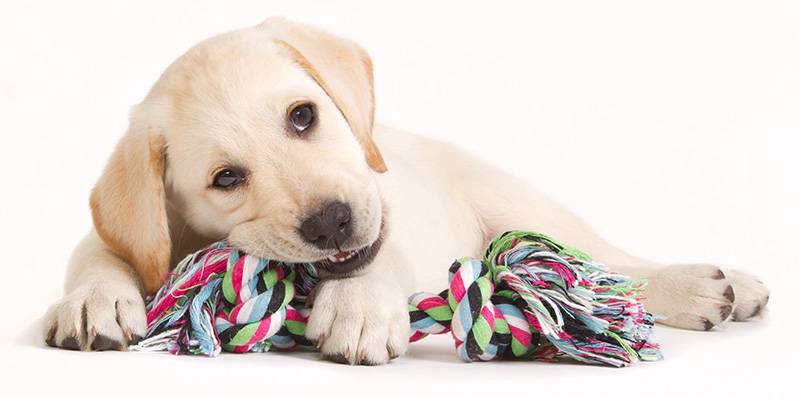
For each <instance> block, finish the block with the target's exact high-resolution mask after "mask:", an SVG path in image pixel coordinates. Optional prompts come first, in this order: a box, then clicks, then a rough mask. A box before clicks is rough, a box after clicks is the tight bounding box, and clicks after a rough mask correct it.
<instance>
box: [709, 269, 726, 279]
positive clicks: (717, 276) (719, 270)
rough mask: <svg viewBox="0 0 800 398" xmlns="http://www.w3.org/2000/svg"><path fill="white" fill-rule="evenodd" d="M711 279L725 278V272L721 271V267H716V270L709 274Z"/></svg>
mask: <svg viewBox="0 0 800 398" xmlns="http://www.w3.org/2000/svg"><path fill="white" fill-rule="evenodd" d="M711 279H725V273H724V272H722V270H721V269H718V270H717V272H716V273H715V274H714V275H712V276H711Z"/></svg>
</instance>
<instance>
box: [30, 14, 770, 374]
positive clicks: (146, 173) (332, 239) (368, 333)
mask: <svg viewBox="0 0 800 398" xmlns="http://www.w3.org/2000/svg"><path fill="white" fill-rule="evenodd" d="M373 114H374V98H373V91H372V66H371V62H370V58H369V56H368V55H367V53H366V52H365V51H364V50H363V49H361V48H360V47H358V46H357V45H356V44H354V43H353V42H351V41H348V40H345V39H341V38H338V37H335V36H332V35H330V34H328V33H326V32H323V31H320V30H318V29H316V28H313V27H311V26H306V25H302V24H299V23H294V22H291V21H287V20H285V19H281V18H271V19H268V20H267V21H265V22H263V23H262V24H260V25H258V26H256V27H252V28H248V29H244V30H239V31H235V32H231V33H226V34H223V35H220V36H217V37H214V38H211V39H209V40H206V41H204V42H202V43H200V44H199V45H197V46H195V47H194V48H192V49H191V50H189V51H188V52H187V53H186V54H184V55H183V56H182V57H180V58H179V59H178V60H177V61H175V63H173V64H172V65H171V66H170V67H169V68H167V70H166V71H165V72H164V74H163V75H162V76H161V78H160V79H159V80H158V82H156V84H155V86H153V88H152V90H151V91H150V93H149V94H148V96H147V97H146V98H145V99H144V101H143V102H142V103H141V104H139V105H137V106H136V107H135V108H134V109H133V111H132V113H131V120H130V128H129V130H128V132H127V133H126V134H125V136H124V137H123V138H122V139H121V140H120V142H119V145H118V146H117V148H116V150H115V151H114V153H113V155H112V156H111V159H110V160H109V163H108V165H107V167H106V169H105V172H104V173H103V175H102V177H101V178H100V180H99V181H98V183H97V185H96V186H95V188H94V190H93V191H92V194H91V209H92V216H93V219H94V228H93V229H92V230H91V231H90V232H89V234H88V236H86V238H85V239H84V240H83V241H82V242H81V243H80V244H79V245H78V247H77V248H76V249H75V252H74V255H73V257H72V259H71V261H70V266H69V272H68V276H67V280H66V295H65V296H64V297H63V298H62V299H61V300H60V301H59V302H57V303H56V304H55V305H53V307H52V308H51V309H50V311H49V312H48V314H47V315H46V318H45V325H44V326H45V328H44V333H45V339H46V341H47V343H48V344H50V345H52V346H57V347H62V348H67V349H74V350H78V349H80V350H106V349H121V348H123V347H125V346H126V345H128V344H130V343H133V342H135V341H137V340H138V339H139V338H141V336H142V335H144V333H145V331H146V322H145V310H144V302H143V299H142V297H143V295H146V294H150V293H153V292H154V291H155V290H156V289H158V287H159V285H160V283H161V281H162V278H163V277H164V275H165V274H166V273H167V272H168V271H169V269H170V265H174V264H175V263H176V261H177V260H179V259H181V258H182V257H183V256H185V255H186V254H188V253H190V252H193V251H195V250H197V249H199V248H200V247H202V246H204V245H206V244H208V243H210V242H212V241H215V240H219V239H227V240H228V241H229V242H230V243H231V244H232V245H234V246H236V247H239V248H241V249H243V250H245V251H247V252H250V253H253V254H256V255H259V256H263V257H267V258H271V259H277V260H284V261H292V262H300V261H303V262H315V263H316V264H317V266H318V268H319V269H320V272H322V273H323V274H325V275H326V276H328V277H330V279H329V280H328V281H327V282H326V283H324V284H322V285H321V287H320V288H319V290H318V292H317V294H316V299H315V302H314V306H313V310H312V313H311V316H310V320H309V324H308V328H307V332H306V333H307V337H308V338H310V339H311V340H315V341H317V342H318V344H319V345H320V347H321V351H322V354H323V355H324V356H326V357H328V358H331V359H334V360H338V361H342V362H348V363H351V364H382V363H386V362H388V361H389V360H390V359H391V358H393V357H395V356H398V355H402V354H403V353H404V352H405V351H406V347H407V339H408V335H409V320H408V314H407V312H406V297H408V295H409V294H410V293H411V292H413V291H417V290H429V291H438V289H441V288H442V286H445V284H446V274H447V272H446V270H447V267H448V266H449V265H450V263H451V261H452V260H453V259H454V258H456V257H461V256H464V255H470V254H471V255H476V256H477V255H480V254H481V251H482V249H483V247H484V245H485V244H486V243H487V239H489V238H490V237H492V236H495V235H496V234H498V233H501V232H503V231H506V230H510V229H532V230H537V231H542V232H545V233H547V234H550V235H552V236H553V237H555V238H557V239H559V240H562V241H565V242H569V243H571V244H573V245H575V246H577V247H580V248H583V249H585V250H586V251H587V252H589V253H592V254H593V255H594V256H595V257H596V258H598V259H599V260H602V261H604V262H606V263H607V264H609V265H610V266H612V268H613V269H614V270H616V271H619V272H623V273H627V274H630V275H633V276H636V277H648V278H649V280H650V284H649V286H648V288H647V291H646V294H645V296H646V300H647V301H646V304H647V306H648V308H649V310H651V311H653V312H655V313H658V314H661V315H665V316H668V318H666V319H665V320H664V321H663V322H664V323H666V324H669V325H672V326H677V327H681V328H686V329H695V330H708V329H711V328H712V327H714V326H715V325H718V324H719V323H721V322H723V321H725V320H726V319H728V318H729V317H731V315H732V318H733V319H734V320H743V319H747V318H750V317H752V316H754V315H756V314H757V313H758V312H759V311H760V310H761V309H762V308H763V306H764V305H765V304H766V302H767V300H768V290H767V289H766V288H765V287H764V286H763V285H762V284H761V283H760V282H759V281H758V280H756V279H755V278H753V277H750V276H747V275H744V274H741V273H738V272H735V271H727V270H726V271H725V272H724V273H723V272H722V271H721V270H720V269H719V268H718V267H716V266H713V265H705V264H693V265H672V266H662V265H659V264H654V263H652V262H650V261H646V260H642V259H640V258H636V257H632V256H630V255H627V254H625V253H623V252H622V251H620V250H618V249H616V248H615V247H614V246H611V245H609V244H608V243H606V242H605V241H603V240H602V239H601V238H599V237H598V236H597V235H595V233H593V232H592V230H591V229H590V228H589V227H587V226H586V225H585V224H584V223H583V222H581V221H580V220H578V219H577V218H576V217H575V216H573V215H572V214H571V213H569V212H568V211H566V210H564V209H563V208H561V207H560V206H558V205H557V204H556V203H554V202H552V201H551V200H550V199H548V198H547V197H546V196H544V195H542V194H541V193H539V192H537V191H536V190H535V189H534V188H532V187H530V186H529V185H527V184H526V183H524V182H523V181H520V180H519V179H517V178H515V177H513V176H511V175H507V174H505V173H503V172H501V171H498V170H496V169H493V168H492V167H490V166H488V165H487V164H486V163H484V162H482V161H481V160H479V159H476V158H474V157H473V156H471V155H470V154H467V153H464V152H462V151H461V150H459V149H457V148H454V147H452V146H450V145H447V144H444V143H441V142H436V141H433V140H430V139H426V138H423V137H419V136H416V135H411V134H408V133H404V132H400V131H396V130H392V129H389V128H386V127H383V126H379V125H378V126H376V125H374V121H373ZM509 187H518V188H517V189H518V191H516V192H513V193H511V194H509V192H508V189H509Z"/></svg>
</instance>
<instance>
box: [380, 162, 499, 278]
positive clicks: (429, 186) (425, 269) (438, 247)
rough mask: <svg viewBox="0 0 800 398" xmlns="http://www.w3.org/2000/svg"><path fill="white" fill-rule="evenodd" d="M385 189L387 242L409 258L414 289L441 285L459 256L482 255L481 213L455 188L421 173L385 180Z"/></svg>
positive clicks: (383, 190)
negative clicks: (452, 189) (451, 188)
mask: <svg viewBox="0 0 800 398" xmlns="http://www.w3.org/2000/svg"><path fill="white" fill-rule="evenodd" d="M382 194H383V196H384V199H385V202H386V205H387V206H388V217H387V218H388V220H387V222H388V228H389V230H390V232H389V235H388V239H387V243H389V244H391V245H392V246H393V247H394V248H396V249H397V250H398V251H399V252H400V254H401V255H402V257H403V258H405V259H406V261H407V266H408V270H409V271H410V272H413V274H414V275H413V276H414V280H415V290H426V291H438V290H441V289H442V288H444V287H445V286H446V284H447V272H448V268H449V267H450V264H452V263H453V261H454V260H455V259H457V258H460V257H464V256H480V255H481V254H482V248H481V245H482V244H483V240H484V237H483V233H482V231H481V227H480V223H479V219H478V216H477V214H475V212H474V211H473V210H472V207H471V206H469V205H468V203H467V202H466V201H465V200H464V199H462V198H460V197H459V195H458V194H457V193H453V192H447V191H446V190H445V189H444V188H443V187H442V186H441V185H440V184H437V182H436V181H434V180H430V179H425V178H424V177H422V178H421V179H414V180H413V181H408V180H405V181H404V180H399V181H394V182H393V183H392V184H385V185H384V186H383V187H382Z"/></svg>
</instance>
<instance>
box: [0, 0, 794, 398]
mask: <svg viewBox="0 0 800 398" xmlns="http://www.w3.org/2000/svg"><path fill="white" fill-rule="evenodd" d="M21 3H22V2H19V1H5V0H4V1H3V2H2V5H0V134H2V141H0V166H2V168H0V173H2V178H0V186H2V188H1V189H2V195H0V223H1V224H0V226H2V228H0V234H2V235H0V238H2V242H3V246H4V248H3V252H4V253H5V254H4V255H3V256H2V259H3V261H2V263H1V264H2V265H0V266H2V272H3V275H4V277H5V278H4V282H3V283H2V287H0V289H1V290H2V291H0V295H1V296H0V299H2V301H1V302H3V303H5V304H4V307H5V308H4V309H3V317H2V323H0V350H2V351H0V380H1V381H2V384H0V385H2V386H3V387H2V388H3V389H6V390H8V389H10V390H11V391H12V392H14V393H12V394H10V395H6V393H3V395H4V396H15V395H17V394H20V393H22V392H23V391H28V392H50V393H55V394H67V393H73V392H74V393H77V392H80V391H85V392H83V393H82V394H83V395H96V394H98V393H111V394H114V395H123V396H125V395H131V396H138V397H145V396H161V395H162V394H175V393H180V394H186V393H197V392H199V393H211V392H218V393H229V394H245V393H247V394H264V395H267V394H269V393H274V392H275V391H276V390H277V389H283V388H285V389H291V390H294V391H296V392H298V393H305V392H310V391H312V390H319V391H320V392H323V393H326V394H333V395H337V394H339V393H341V394H345V393H346V394H348V395H354V394H369V395H378V396H383V395H387V394H388V395H393V394H403V395H405V396H411V397H413V396H420V397H423V396H430V395H432V394H433V393H460V392H458V391H459V390H460V389H469V390H468V391H472V392H476V393H477V391H478V390H487V392H489V393H490V394H494V396H508V395H511V394H514V395H516V394H525V395H536V394H542V393H545V391H549V393H550V394H567V395H568V396H580V395H581V394H582V395H584V396H587V397H588V396H600V395H608V394H614V395H615V396H637V397H646V396H650V395H653V394H671V395H674V394H676V393H678V392H680V393H683V394H686V395H688V396H697V395H701V394H702V395H703V396H715V395H730V394H737V395H738V394H750V393H754V394H755V393H757V395H758V396H762V394H765V393H771V394H774V395H790V394H793V393H796V387H793V386H792V384H794V383H792V382H793V379H792V377H793V374H794V373H795V372H791V373H790V369H791V368H796V367H797V366H798V365H797V364H796V363H795V360H796V358H797V356H798V355H797V354H798V350H797V348H796V346H797V341H796V339H797V336H796V334H797V330H798V322H797V314H796V311H797V307H796V306H795V307H791V305H792V302H793V300H795V299H794V298H793V297H794V294H795V293H796V291H797V287H798V282H800V281H798V267H800V250H799V249H798V243H797V240H798V238H800V236H798V233H797V225H798V223H800V212H799V211H798V204H799V203H800V189H798V178H797V175H796V174H797V173H798V171H800V160H798V146H797V144H798V140H797V138H796V137H797V135H798V133H800V115H798V110H800V9H798V3H797V2H796V1H788V0H787V1H783V2H781V1H751V2H742V1H697V0H695V1H670V2H660V1H659V2H647V1H641V0H638V1H612V2H608V1H603V2H598V1H586V2H524V3H523V2H519V3H508V2H498V1H492V2H486V1H484V2H481V3H476V4H471V3H468V2H465V1H458V2H453V3H436V4H428V3H432V2H414V1H408V0H404V1H402V2H397V4H395V5H387V4H379V3H381V2H377V1H365V2H360V3H356V2H332V1H310V0H307V1H281V2H274V1H265V0H261V1H252V2H234V1H225V2H222V1H220V2H209V1H180V2H177V1H173V2H162V1H135V2H134V1H132V2H128V3H125V2H116V1H102V2H101V1H98V2H96V3H89V2H82V1H81V2H78V1H52V2H45V1H40V2H36V3H35V4H34V3H33V2H26V3H31V4H28V5H23V4H21ZM161 3H164V4H161ZM490 3H491V5H489V4H490ZM270 15H285V16H289V17H292V18H295V19H300V20H303V21H307V22H310V23H314V24H317V25H320V26H322V27H325V28H328V29H329V30H332V31H334V32H336V33H339V34H341V35H344V36H348V37H351V38H354V39H356V40H357V41H358V42H360V43H361V44H362V45H363V46H364V47H365V48H366V49H367V50H368V51H369V52H370V53H371V54H372V57H373V61H374V64H375V67H376V78H377V84H376V86H377V87H376V93H377V99H378V119H379V120H380V121H382V122H384V123H387V124H390V125H393V126H397V127H401V128H405V129H408V130H411V131H415V132H420V133H424V134H428V135H431V136H435V137H438V138H441V139H444V140H448V141H451V142H454V143H457V144H460V145H463V146H465V147H468V148H471V149H472V150H474V151H477V152H481V153H483V155H484V156H485V157H488V158H491V159H492V160H493V161H494V162H496V163H497V164H499V165H500V166H502V167H504V168H507V169H509V170H516V172H517V173H519V174H520V175H524V176H526V177H527V178H528V179H529V180H531V181H532V182H534V183H535V184H537V185H538V186H539V187H540V188H542V189H543V190H545V191H548V192H550V193H551V194H553V195H554V196H556V197H557V198H559V199H560V200H562V201H563V202H564V203H566V204H567V205H568V206H570V207H571V208H573V209H574V210H576V211H577V212H578V213H579V214H581V215H582V216H584V217H585V218H586V219H588V220H589V221H590V222H591V223H592V224H593V225H595V226H596V227H597V229H598V230H600V231H601V232H602V233H603V234H604V235H606V236H607V237H608V238H609V239H610V240H612V241H613V242H616V243H618V244H619V245H620V246H622V247H624V248H626V249H628V250H630V251H632V252H634V253H636V254H640V255H644V256H649V257H652V258H654V259H657V260H660V261H665V262H681V261H711V262H717V263H719V264H724V265H730V266H735V267H738V268H742V269H747V270H749V271H752V272H754V273H757V274H758V275H759V277H760V278H762V279H763V280H764V281H766V283H767V284H768V285H770V287H771V288H772V290H773V292H772V299H771V302H770V312H769V313H768V314H767V315H766V317H765V319H763V320H762V321H759V322H750V323H745V324H730V325H727V327H723V328H721V329H720V330H716V331H714V332H710V333H700V332H685V331H677V330H674V329H669V328H666V327H659V328H657V333H656V338H657V340H659V341H660V342H662V344H663V346H664V352H665V355H666V360H665V361H663V362H660V363H649V364H639V365H636V366H634V367H632V368H628V369H624V370H612V369H605V368H598V367H592V366H586V365H563V364H559V365H552V364H539V363H493V364H472V365H465V364H461V363H459V362H458V360H457V358H456V356H455V354H454V353H453V352H452V349H451V347H450V343H449V341H448V340H447V337H441V338H440V339H431V341H428V342H425V343H422V344H421V345H417V346H415V348H413V349H412V351H411V354H410V355H408V356H407V357H404V358H401V359H399V360H397V361H395V362H393V363H392V364H391V365H389V366H384V367H378V368H349V367H346V366H341V365H334V364H329V363H326V362H321V361H319V360H317V358H316V356H314V355H311V354H305V355H302V354H300V355H298V354H288V355H285V354H274V353H269V354H264V355H244V356H234V355H227V356H223V357H221V358H217V359H205V358H175V357H170V356H166V355H158V354H156V355H147V354H132V353H92V354H86V353H75V352H66V351H57V350H53V349H48V348H44V347H42V344H41V341H40V331H39V324H38V318H39V317H40V316H41V315H42V313H43V312H44V311H45V309H46V307H47V306H48V305H49V304H50V303H51V302H52V301H53V300H55V299H56V298H57V297H58V296H59V294H60V289H61V282H62V279H63V274H64V266H65V263H66V260H67V257H68V255H69V253H70V251H71V249H72V247H73V245H74V244H75V243H76V242H77V241H78V239H79V238H80V237H81V236H82V234H84V233H85V231H86V230H87V229H88V228H89V226H90V217H89V212H88V206H87V198H88V192H89V190H90V188H91V187H92V185H93V183H94V181H95V180H96V178H97V177H98V175H99V173H100V170H101V167H102V166H103V165H104V162H105V160H106V158H107V156H108V155H109V153H110V151H111V148H112V146H113V145H114V143H115V142H116V140H117V139H118V138H119V137H120V135H121V134H122V133H123V131H124V129H125V127H126V117H127V111H128V109H129V107H130V106H131V105H133V104H134V103H136V102H138V101H140V100H141V99H142V98H143V97H144V95H145V93H146V92H147V90H148V89H149V87H150V85H151V84H152V83H153V82H154V81H155V80H156V78H157V77H158V75H159V74H160V72H161V71H162V70H163V69H164V68H165V67H166V66H167V65H168V64H169V63H170V62H171V61H172V60H173V59H175V58H176V57H178V56H179V55H180V54H181V53H183V52H184V51H185V50H186V49H187V48H188V47H190V46H191V45H193V44H194V43H196V42H198V41H200V40H202V39H204V38H206V37H208V36H210V35H213V34H216V33H220V32H223V31H226V30H231V29H235V28H240V27H244V26H248V25H252V24H256V23H258V22H260V21H261V20H262V19H263V18H265V17H267V16H270ZM390 166H391V165H390ZM417 383H426V384H427V387H422V386H420V385H418V384H417ZM23 389H24V390H23ZM460 394H461V393H460ZM765 395H770V394H765Z"/></svg>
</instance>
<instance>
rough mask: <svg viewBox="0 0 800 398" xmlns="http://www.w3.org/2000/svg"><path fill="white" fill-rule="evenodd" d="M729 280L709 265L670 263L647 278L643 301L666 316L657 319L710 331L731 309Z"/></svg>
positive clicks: (684, 326)
mask: <svg viewBox="0 0 800 398" xmlns="http://www.w3.org/2000/svg"><path fill="white" fill-rule="evenodd" d="M735 298H736V294H735V293H734V289H733V287H732V286H731V282H730V281H729V280H728V279H727V278H726V277H725V274H724V273H723V272H722V270H720V269H719V267H716V266H714V265H709V264H686V265H671V266H667V267H664V268H661V269H659V270H656V271H655V272H653V273H652V274H651V275H650V276H649V277H648V284H647V288H646V289H645V291H644V298H643V299H642V302H643V303H644V305H645V308H647V310H648V311H649V312H652V313H654V314H656V315H661V316H665V317H666V319H662V320H660V321H659V322H660V323H664V324H666V325H670V326H674V327H678V328H683V329H692V330H710V329H711V328H713V327H714V326H716V325H719V324H720V323H722V322H724V321H725V320H727V319H728V317H729V316H730V315H731V313H732V312H733V304H734V300H735Z"/></svg>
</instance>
